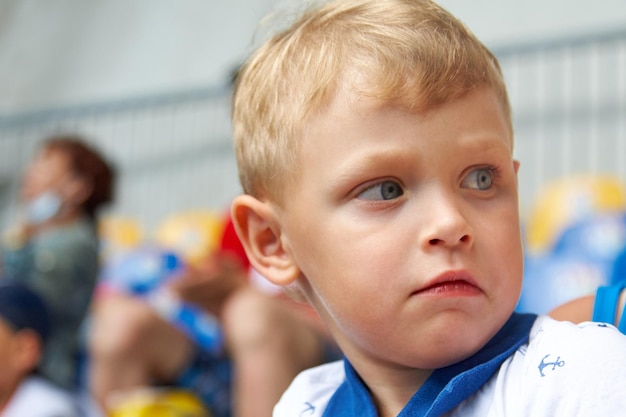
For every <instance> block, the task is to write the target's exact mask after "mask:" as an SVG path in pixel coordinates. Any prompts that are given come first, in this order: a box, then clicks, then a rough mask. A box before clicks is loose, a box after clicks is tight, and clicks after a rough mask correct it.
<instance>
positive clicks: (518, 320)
mask: <svg viewBox="0 0 626 417" xmlns="http://www.w3.org/2000/svg"><path fill="white" fill-rule="evenodd" d="M536 318H537V316H536V315H535V314H518V313H513V315H512V316H511V317H510V318H509V320H508V321H507V322H506V323H505V325H504V326H503V327H502V329H500V331H499V332H498V333H497V334H496V335H495V336H494V337H493V338H492V339H491V340H490V341H489V342H488V343H487V344H486V345H485V346H484V347H483V348H482V349H481V350H480V351H478V352H477V353H476V354H475V355H473V356H470V357H469V358H467V359H465V360H464V361H461V362H459V363H456V364H454V365H450V366H448V367H445V368H440V369H437V370H435V371H434V372H433V373H432V374H431V375H430V377H429V378H428V379H427V380H426V382H425V383H424V385H422V387H421V388H420V389H419V390H418V391H417V392H416V393H415V395H413V397H412V398H411V399H410V400H409V402H408V403H407V405H406V406H405V407H404V409H403V410H402V411H401V412H400V414H398V417H409V416H410V417H435V416H440V415H442V414H443V413H445V412H447V411H450V410H451V409H453V408H454V407H456V406H457V405H459V404H460V403H461V402H463V401H464V400H465V399H466V398H468V397H469V396H471V395H472V394H473V393H475V392H476V391H478V390H479V389H480V388H481V387H482V386H483V385H484V384H485V383H486V382H487V381H488V380H489V379H490V378H491V377H492V376H493V375H494V374H495V373H496V372H497V370H498V368H499V367H500V365H501V364H502V362H504V360H505V359H506V358H508V357H509V356H511V355H512V354H513V353H514V352H515V351H516V350H517V349H518V348H519V347H520V346H521V345H523V344H524V343H526V342H527V341H528V337H529V334H530V329H531V327H532V325H533V323H534V322H535V319H536ZM344 364H345V370H346V380H345V381H344V382H343V383H342V384H341V385H340V386H339V388H337V391H335V393H334V394H333V396H332V397H331V399H330V401H329V402H328V406H327V407H326V410H325V411H324V417H354V416H359V417H377V416H378V413H377V411H376V408H375V407H374V403H373V402H372V398H371V396H370V394H369V391H368V389H367V387H366V386H365V384H364V383H363V381H362V380H361V378H360V377H359V376H358V374H357V373H356V371H355V370H354V368H353V367H352V365H351V364H350V363H349V362H348V360H347V359H345V360H344Z"/></svg>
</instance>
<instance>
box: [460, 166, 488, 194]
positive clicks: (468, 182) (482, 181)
mask: <svg viewBox="0 0 626 417" xmlns="http://www.w3.org/2000/svg"><path fill="white" fill-rule="evenodd" d="M493 176H494V173H493V169H492V168H479V169H475V170H473V171H472V172H470V173H469V174H468V175H467V176H466V177H465V178H464V179H463V182H462V183H461V186H463V187H464V188H471V189H473V190H482V191H484V190H488V189H490V188H491V186H492V184H493Z"/></svg>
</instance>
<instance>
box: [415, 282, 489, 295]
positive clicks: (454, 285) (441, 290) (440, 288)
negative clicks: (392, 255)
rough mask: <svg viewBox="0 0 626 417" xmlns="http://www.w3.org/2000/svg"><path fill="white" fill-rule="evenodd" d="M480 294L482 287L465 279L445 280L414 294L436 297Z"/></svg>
mask: <svg viewBox="0 0 626 417" xmlns="http://www.w3.org/2000/svg"><path fill="white" fill-rule="evenodd" d="M479 294H481V291H480V289H478V288H477V287H475V286H473V285H470V284H469V283H467V282H465V281H452V282H443V283H441V284H437V285H433V286H432V287H428V288H425V289H424V290H421V291H418V292H416V293H414V295H428V296H435V297H471V296H475V295H479Z"/></svg>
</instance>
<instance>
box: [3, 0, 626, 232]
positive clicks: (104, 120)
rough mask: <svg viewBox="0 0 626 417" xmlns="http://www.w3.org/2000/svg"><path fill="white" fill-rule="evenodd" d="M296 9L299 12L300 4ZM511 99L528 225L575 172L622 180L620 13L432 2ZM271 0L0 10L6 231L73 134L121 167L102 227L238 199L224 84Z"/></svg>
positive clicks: (572, 4) (584, 6)
mask: <svg viewBox="0 0 626 417" xmlns="http://www.w3.org/2000/svg"><path fill="white" fill-rule="evenodd" d="M295 3H299V2H295ZM441 3H442V4H443V5H444V6H445V7H447V8H448V9H449V10H451V11H452V12H453V13H455V14H456V15H457V16H458V17H459V18H461V19H462V20H464V21H465V22H466V23H467V24H468V25H469V26H470V28H471V29H472V30H474V32H475V33H476V34H477V35H478V36H479V38H481V39H482V40H483V41H484V42H485V43H486V44H487V45H488V46H489V47H491V48H492V49H493V50H494V52H495V53H496V55H497V56H498V57H499V58H500V60H501V64H502V67H503V70H504V73H505V76H506V79H507V83H508V85H509V88H510V95H511V101H512V104H513V109H514V117H515V121H514V122H515V128H516V156H517V158H519V159H520V160H521V161H522V169H521V172H520V192H521V205H522V210H523V212H525V210H526V209H527V207H528V205H529V204H530V201H531V200H532V198H533V196H534V194H535V192H536V191H537V189H538V188H540V187H541V185H542V184H544V183H545V182H546V181H548V180H550V179H553V178H557V177H561V176H563V175H567V174H570V173H574V172H591V173H594V172H606V173H610V174H612V175H616V176H618V177H620V178H623V179H624V180H626V3H625V2H622V1H618V0H598V1H594V2H589V1H586V0H543V1H541V0H531V1H525V2H518V1H512V0H473V1H471V2H469V1H465V0H442V1H441ZM284 4H285V3H284V2H279V1H277V0H229V1H228V2H223V1H216V0H176V1H171V0H89V1H84V0H0V221H2V225H4V224H5V223H6V222H7V221H9V219H10V218H11V215H12V212H13V209H14V207H13V204H12V202H11V201H12V199H13V196H14V195H15V192H16V189H17V185H18V178H19V175H20V173H21V171H22V169H23V165H24V163H25V162H26V161H27V160H28V158H30V156H31V154H32V152H33V148H34V147H35V146H36V143H37V141H38V140H40V139H41V138H43V137H45V136H47V135H49V134H51V133H56V132H68V131H69V132H79V133H82V134H84V135H85V136H86V137H87V138H88V139H89V140H90V141H92V142H94V143H95V144H96V145H97V146H98V147H100V148H101V149H102V150H103V151H105V153H106V154H107V155H109V156H110V157H111V158H112V159H113V160H114V161H115V162H116V164H117V166H118V168H119V170H120V174H121V182H120V187H119V193H118V198H117V203H116V204H115V206H113V207H112V208H111V210H110V213H111V214H116V215H122V216H129V217H133V218H136V219H139V220H140V221H141V223H142V224H143V225H144V227H145V228H146V230H150V229H152V228H154V227H155V225H157V224H158V223H159V221H160V220H161V219H163V218H164V217H165V216H167V215H169V214H171V213H174V212H177V211H181V210H186V209H193V208H205V207H210V208H216V209H225V208H226V207H227V205H228V202H229V201H230V199H232V197H233V196H235V195H236V194H237V193H238V192H239V190H240V189H239V185H238V181H237V174H236V167H235V162H234V157H233V153H232V148H231V143H230V140H231V138H230V123H229V117H230V116H229V112H230V93H231V90H230V77H231V75H232V72H233V70H234V69H235V68H236V67H237V66H238V64H239V63H240V62H241V61H242V60H243V59H244V58H245V57H246V55H247V54H248V52H249V51H250V49H251V47H252V45H253V43H254V41H253V38H254V35H255V29H256V26H257V23H258V22H259V20H260V19H261V18H262V17H263V16H264V15H265V14H266V13H268V12H269V11H271V10H273V9H274V8H276V7H277V6H281V7H282V6H283V5H284Z"/></svg>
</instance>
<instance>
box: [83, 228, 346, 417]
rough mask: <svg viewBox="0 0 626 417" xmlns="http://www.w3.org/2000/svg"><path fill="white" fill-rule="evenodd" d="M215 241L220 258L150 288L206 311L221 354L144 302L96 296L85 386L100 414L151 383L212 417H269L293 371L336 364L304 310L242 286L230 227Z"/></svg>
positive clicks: (243, 270)
mask: <svg viewBox="0 0 626 417" xmlns="http://www.w3.org/2000/svg"><path fill="white" fill-rule="evenodd" d="M223 240H228V241H230V243H229V244H228V245H227V246H228V247H229V249H230V250H229V251H224V250H222V251H221V252H219V253H218V254H212V255H207V257H206V258H205V259H204V261H203V262H200V263H199V264H197V265H187V266H186V268H185V270H184V271H183V272H182V273H181V274H180V275H177V276H176V277H174V278H172V279H171V280H170V281H167V282H166V283H165V284H164V286H165V287H164V288H162V289H160V290H159V291H161V294H163V292H162V291H166V293H169V294H170V295H171V296H172V297H173V298H174V299H176V300H182V301H183V302H185V303H189V305H194V306H197V307H200V308H202V309H203V310H204V311H206V312H208V313H209V314H212V315H213V316H214V317H215V318H216V319H217V320H218V322H219V325H220V328H221V331H222V333H223V335H224V339H225V348H224V349H219V350H215V349H208V348H207V347H206V346H202V345H201V344H200V343H198V341H197V340H194V339H193V338H192V337H190V336H189V335H188V334H186V333H185V332H183V331H181V329H180V328H179V327H177V326H176V325H175V324H173V323H172V321H171V320H168V318H167V317H164V316H163V315H161V314H160V312H159V306H158V304H157V305H155V304H151V303H150V302H149V301H148V300H146V299H145V298H140V297H136V296H132V295H129V294H125V293H122V292H115V291H99V292H98V296H97V298H96V300H95V303H94V314H93V320H92V326H91V331H90V344H89V346H90V349H89V352H90V369H89V374H90V377H89V379H90V390H91V393H92V394H93V397H94V398H95V400H96V402H97V404H98V405H99V407H100V408H101V409H102V410H103V411H105V412H106V411H109V412H110V411H112V410H116V409H119V408H120V407H124V404H125V403H127V402H128V401H130V400H131V399H132V396H133V395H134V393H136V392H139V393H142V392H145V388H146V387H155V386H156V387H159V386H160V387H165V388H167V389H170V390H171V389H175V390H181V389H182V390H185V391H186V392H189V393H193V394H195V395H196V396H197V397H199V398H200V399H201V400H202V401H203V403H204V405H205V406H206V407H207V408H209V409H210V411H211V413H212V415H213V416H214V417H230V416H236V417H265V416H270V415H271V413H272V408H273V406H274V404H275V403H276V402H277V401H278V399H279V398H280V395H281V394H282V393H283V391H284V390H285V389H286V388H287V387H288V386H289V383H290V382H291V380H292V379H293V378H294V377H295V376H296V375H297V374H298V372H300V371H302V370H303V369H306V368H308V367H311V366H315V365H318V364H321V363H324V361H328V360H330V359H335V358H337V357H338V355H337V354H335V352H336V351H337V350H336V348H335V349H333V346H334V345H333V343H332V341H331V340H330V336H329V335H328V334H327V331H326V329H324V327H323V325H322V324H321V322H320V320H319V317H317V315H315V314H311V311H310V308H303V307H301V306H298V305H296V304H295V303H293V302H290V301H288V300H285V299H282V298H280V297H277V296H276V295H273V294H269V293H267V292H265V291H263V290H261V289H260V288H258V287H257V286H255V285H254V284H253V283H252V282H251V281H250V279H249V271H248V261H247V258H246V256H245V253H244V251H243V248H242V247H241V244H240V243H239V240H238V239H237V236H236V234H235V232H234V230H233V228H232V223H230V222H229V224H228V225H227V226H226V232H225V233H224V236H223ZM104 284H105V283H103V285H104ZM305 307H308V306H305ZM331 355H334V356H331Z"/></svg>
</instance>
